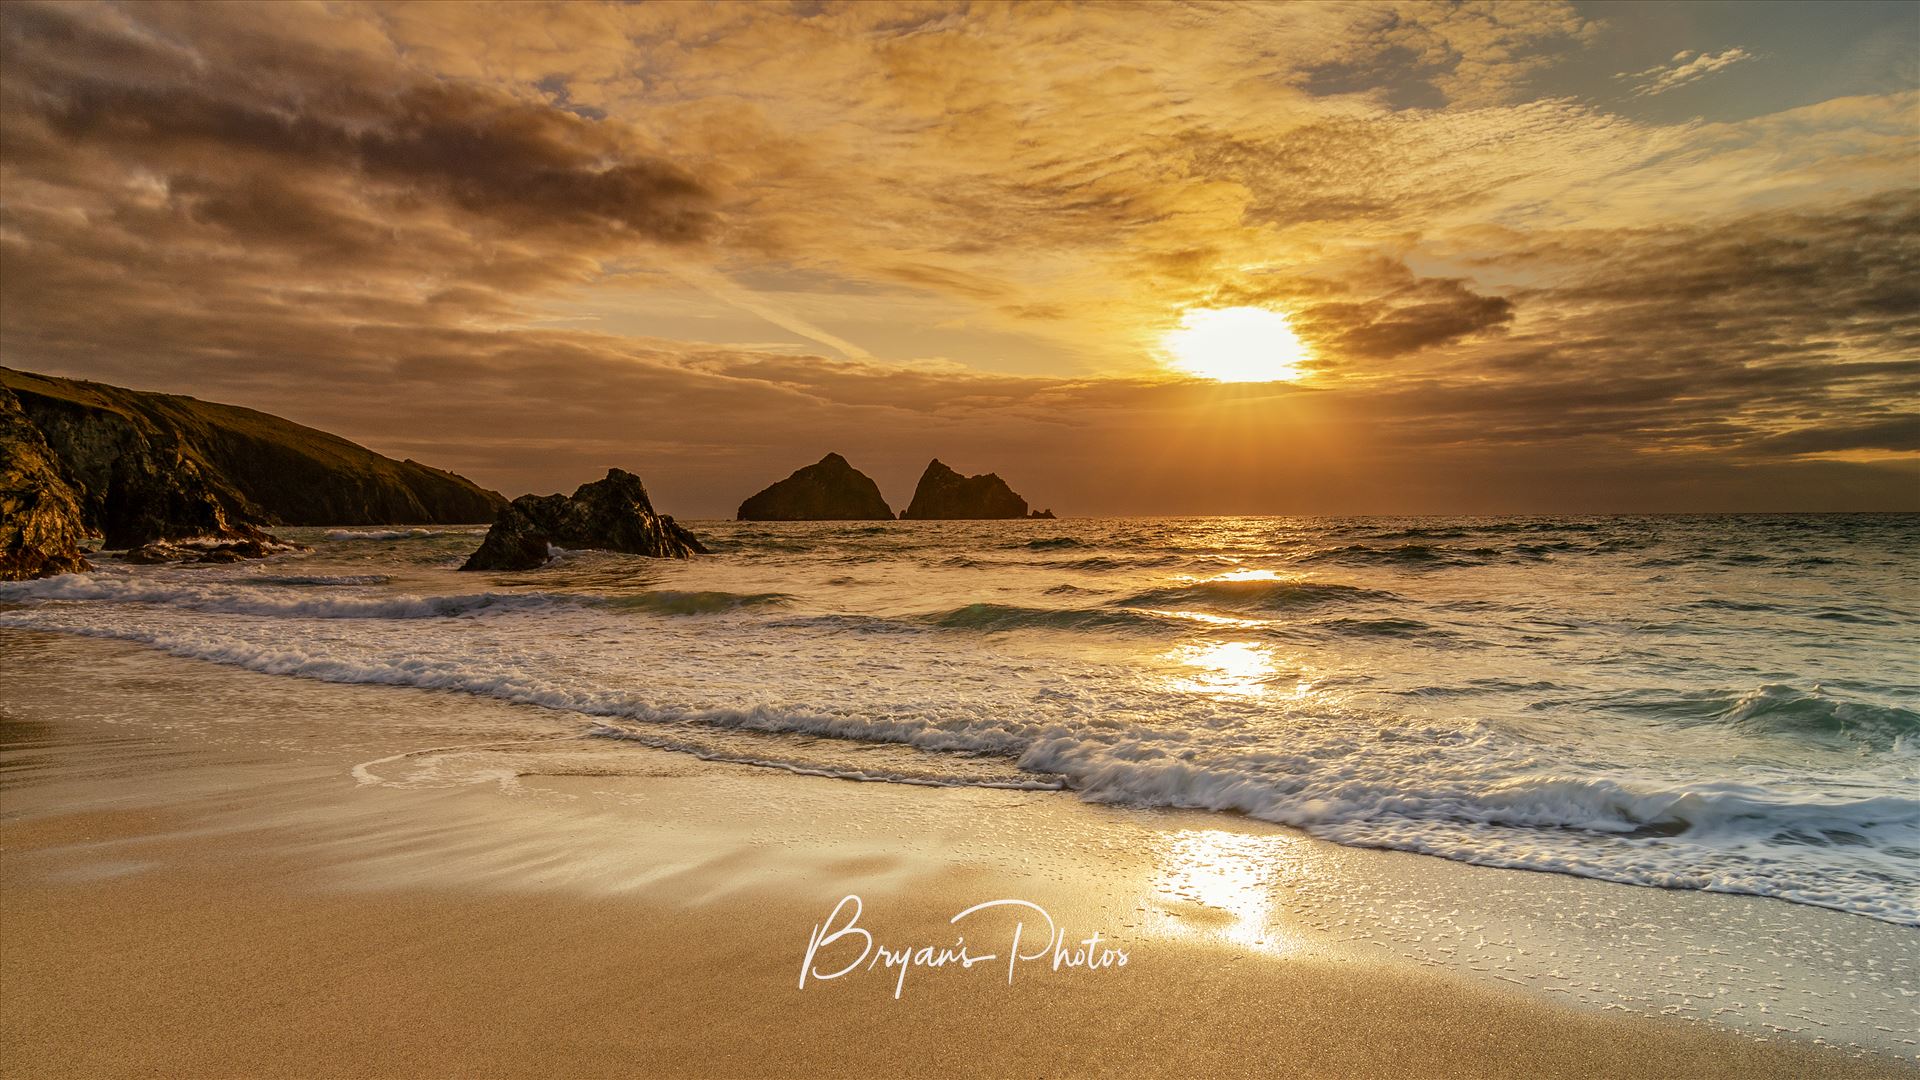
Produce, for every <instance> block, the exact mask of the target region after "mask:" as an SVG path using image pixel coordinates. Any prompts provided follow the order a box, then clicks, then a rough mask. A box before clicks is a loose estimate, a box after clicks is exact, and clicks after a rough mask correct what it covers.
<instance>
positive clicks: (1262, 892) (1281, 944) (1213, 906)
mask: <svg viewBox="0 0 1920 1080" xmlns="http://www.w3.org/2000/svg"><path fill="white" fill-rule="evenodd" d="M1308 844H1309V841H1308V840H1307V839H1306V838H1305V837H1292V836H1279V835H1272V836H1259V835H1251V834H1247V833H1237V832H1229V831H1226V830H1223V829H1187V830H1183V831H1181V832H1177V833H1174V834H1172V835H1171V836H1169V837H1167V839H1166V841H1165V843H1164V845H1163V846H1162V847H1161V848H1160V850H1158V851H1157V852H1156V853H1155V862H1156V863H1157V865H1158V867H1159V870H1158V873H1157V874H1156V876H1155V880H1154V883H1153V886H1152V892H1151V894H1150V895H1149V897H1148V902H1149V903H1150V904H1152V905H1154V906H1155V908H1157V909H1158V910H1159V911H1161V912H1163V913H1164V914H1165V915H1166V916H1167V918H1165V919H1164V920H1162V928H1163V929H1165V930H1166V931H1168V932H1170V933H1174V934H1180V935H1193V936H1200V937H1214V938H1218V939H1220V940H1223V941H1227V942H1232V943H1234V944H1236V945H1243V946H1246V947H1249V948H1256V949H1260V950H1262V951H1265V952H1296V951H1298V950H1300V949H1301V948H1302V947H1304V939H1303V938H1301V937H1300V936H1299V935H1297V934H1295V933H1294V932H1293V931H1291V930H1290V929H1288V928H1287V926H1286V925H1284V922H1283V919H1284V913H1283V912H1282V911H1281V909H1280V908H1279V907H1278V905H1276V904H1275V902H1274V883H1275V881H1276V880H1277V879H1280V878H1284V877H1292V876H1297V875H1298V873H1299V866H1298V864H1299V863H1301V862H1302V861H1303V860H1304V858H1305V856H1306V852H1307V847H1308Z"/></svg>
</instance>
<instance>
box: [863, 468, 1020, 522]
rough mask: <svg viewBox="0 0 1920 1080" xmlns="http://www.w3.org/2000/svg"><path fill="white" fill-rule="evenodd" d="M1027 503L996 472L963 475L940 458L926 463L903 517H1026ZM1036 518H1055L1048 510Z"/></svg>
mask: <svg viewBox="0 0 1920 1080" xmlns="http://www.w3.org/2000/svg"><path fill="white" fill-rule="evenodd" d="M1026 516H1028V515H1027V500H1025V499H1023V498H1021V497H1020V496H1018V495H1016V494H1014V492H1013V489H1012V488H1010V487H1008V486H1007V482H1006V481H1005V480H1002V479H1000V477H999V475H998V474H997V473H983V474H981V475H979V476H961V475H960V474H959V473H957V472H954V471H953V470H952V469H950V468H948V467H947V466H946V465H944V464H942V463H941V461H940V459H939V458H934V459H933V460H932V461H930V462H928V463H927V471H926V472H924V473H921V474H920V483H919V485H918V486H917V487H915V488H914V489H913V501H912V502H911V503H909V504H907V508H906V509H905V510H903V511H901V512H900V517H901V518H902V519H903V520H905V519H913V520H916V521H951V520H958V519H963V518H1023V517H1026ZM1033 516H1035V517H1052V516H1053V511H1051V510H1048V511H1045V512H1044V513H1042V514H1035V515H1033Z"/></svg>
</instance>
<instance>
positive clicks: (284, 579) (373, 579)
mask: <svg viewBox="0 0 1920 1080" xmlns="http://www.w3.org/2000/svg"><path fill="white" fill-rule="evenodd" d="M392 580H393V576H392V575H390V574H256V575H254V576H251V577H244V578H240V579H238V583H239V584H242V585H280V586H285V587H288V588H302V587H311V588H333V587H343V588H344V587H348V586H354V585H385V584H386V583H387V582H389V581H392Z"/></svg>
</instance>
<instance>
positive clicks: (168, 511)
mask: <svg viewBox="0 0 1920 1080" xmlns="http://www.w3.org/2000/svg"><path fill="white" fill-rule="evenodd" d="M0 386H4V387H5V388H6V389H7V390H8V391H10V392H11V394H12V395H14V396H15V397H17V399H18V402H19V405H20V408H21V410H22V411H23V412H24V413H25V415H26V417H27V418H28V419H29V420H30V421H31V422H32V424H33V426H34V427H35V428H36V429H37V430H38V431H39V432H40V434H41V436H42V437H43V439H44V440H45V443H46V446H47V447H48V448H49V449H50V450H51V452H52V454H53V456H54V458H55V459H56V460H57V461H58V463H59V466H60V469H59V472H60V475H61V477H62V478H63V479H64V480H65V481H66V482H67V483H68V485H69V486H70V487H71V489H72V490H73V492H74V494H75V495H76V496H77V497H78V500H79V503H80V511H81V517H82V520H83V522H84V524H85V525H86V527H87V528H88V529H89V530H90V531H92V532H93V533H95V534H96V535H100V536H104V537H105V538H106V546H107V547H109V548H137V547H140V546H142V545H145V544H149V543H152V542H154V541H162V540H180V539H186V538H190V537H216V538H223V539H230V540H264V539H266V534H265V533H264V532H263V531H262V527H263V526H268V525H384V524H395V525H430V524H458V523H463V522H474V521H486V520H488V519H489V518H491V517H493V516H494V514H495V513H497V512H498V511H499V508H500V507H501V506H504V505H505V504H506V500H505V499H503V498H501V497H500V495H499V494H497V493H495V492H491V491H487V490H485V489H484V488H481V487H479V486H477V485H475V484H473V483H472V482H471V481H468V480H466V479H464V478H463V477H459V476H455V475H454V474H452V473H447V472H441V471H440V470H437V469H430V468H427V467H426V466H424V465H420V464H418V463H416V462H412V461H394V460H393V459H392V458H387V457H383V456H381V455H379V454H376V453H374V452H372V451H371V450H368V449H366V448H365V447H361V446H357V445H355V444H353V443H350V442H348V441H347V440H345V439H342V438H340V437H339V436H337V435H329V434H327V433H326V432H324V431H316V430H314V429H313V428H309V427H303V426H301V425H299V424H295V423H293V422H291V421H288V420H283V419H281V418H279V417H277V416H269V415H268V414H266V413H261V412H255V411H253V410H252V409H243V408H239V407H237V406H233V405H219V404H215V403H212V402H205V401H198V400H196V399H194V398H188V397H177V396H174V395H171V394H152V393H145V392H142V391H138V390H128V389H124V388H122V387H117V386H108V385H105V384H103V383H92V382H81V381H77V380H72V379H56V378H50V377H47V376H43V375H34V374H30V373H27V372H22V371H13V370H10V369H6V368H0Z"/></svg>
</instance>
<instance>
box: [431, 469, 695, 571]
mask: <svg viewBox="0 0 1920 1080" xmlns="http://www.w3.org/2000/svg"><path fill="white" fill-rule="evenodd" d="M549 546H552V547H563V548H600V549H603V550H606V551H621V552H625V553H627V554H629V555H648V556H651V557H653V558H656V559H684V558H687V557H689V556H692V555H704V554H706V551H707V549H706V548H705V547H703V546H701V544H700V541H699V540H697V539H695V538H694V535H693V534H692V533H690V532H688V531H687V530H685V529H683V528H681V527H680V526H679V525H677V524H675V523H674V520H673V519H672V518H670V517H665V516H662V515H660V514H656V513H654V512H653V501H652V500H650V499H648V498H647V489H646V486H645V485H643V484H642V483H640V478H639V477H637V476H635V475H633V474H632V473H630V472H626V471H624V470H621V469H608V470H607V478H606V479H605V480H596V481H594V482H593V483H591V484H582V485H580V487H579V489H578V490H576V491H575V492H574V493H573V494H572V495H571V496H567V495H522V496H520V497H519V498H517V499H515V500H513V502H512V503H511V504H509V505H508V506H507V508H506V509H505V510H502V511H500V516H499V517H498V518H496V519H495V520H494V523H493V528H491V529H488V530H487V538H486V539H485V540H482V541H481V542H480V549H479V550H478V551H475V552H474V553H473V554H472V556H470V557H469V558H468V559H467V561H466V564H465V565H464V566H462V567H460V569H462V570H531V569H532V568H534V567H536V566H543V565H545V564H546V561H547V554H548V547H549Z"/></svg>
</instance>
